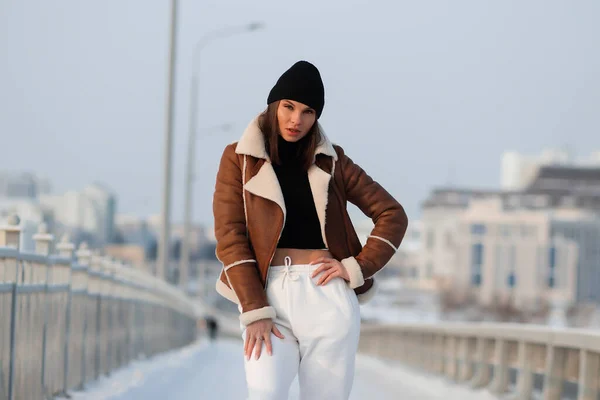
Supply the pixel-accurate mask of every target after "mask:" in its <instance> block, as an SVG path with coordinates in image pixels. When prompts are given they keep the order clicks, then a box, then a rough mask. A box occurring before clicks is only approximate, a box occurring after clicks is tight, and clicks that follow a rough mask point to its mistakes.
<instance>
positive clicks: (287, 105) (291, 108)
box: [284, 104, 294, 110]
mask: <svg viewBox="0 0 600 400" xmlns="http://www.w3.org/2000/svg"><path fill="white" fill-rule="evenodd" d="M284 107H285V108H287V109H288V110H293V109H294V107H292V106H291V105H289V104H286V105H285V106H284Z"/></svg>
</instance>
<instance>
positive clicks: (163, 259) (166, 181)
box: [156, 0, 178, 279]
mask: <svg viewBox="0 0 600 400" xmlns="http://www.w3.org/2000/svg"><path fill="white" fill-rule="evenodd" d="M177 3H178V2H177V0H171V26H170V29H171V31H170V35H171V36H170V40H171V41H170V47H169V70H168V74H169V86H168V92H167V93H168V94H167V118H166V127H165V136H164V164H163V188H162V209H161V220H160V240H159V243H158V257H157V258H158V260H157V263H156V264H157V265H156V275H157V276H158V278H159V279H165V278H166V276H165V273H166V271H167V268H168V266H169V250H170V249H169V241H170V240H169V239H170V236H171V235H170V228H171V217H170V212H171V168H172V153H173V151H172V148H173V122H174V118H173V116H174V113H175V104H174V100H175V64H176V62H175V60H176V46H177V8H178V7H177V5H178V4H177Z"/></svg>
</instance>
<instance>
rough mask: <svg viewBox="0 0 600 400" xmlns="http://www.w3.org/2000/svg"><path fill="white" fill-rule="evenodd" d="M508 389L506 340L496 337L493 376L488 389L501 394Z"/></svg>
mask: <svg viewBox="0 0 600 400" xmlns="http://www.w3.org/2000/svg"><path fill="white" fill-rule="evenodd" d="M507 389H508V342H507V341H506V340H502V339H500V338H496V344H495V348H494V378H493V380H492V383H491V384H490V391H491V392H492V393H495V394H502V393H504V392H506V391H507Z"/></svg>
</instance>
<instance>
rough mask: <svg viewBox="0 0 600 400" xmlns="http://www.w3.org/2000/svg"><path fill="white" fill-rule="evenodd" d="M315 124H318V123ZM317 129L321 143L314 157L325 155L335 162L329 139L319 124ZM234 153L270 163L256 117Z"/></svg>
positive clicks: (335, 154)
mask: <svg viewBox="0 0 600 400" xmlns="http://www.w3.org/2000/svg"><path fill="white" fill-rule="evenodd" d="M317 123H318V124H319V122H317ZM319 129H320V130H321V134H322V135H323V141H322V142H321V143H320V144H319V146H318V147H317V149H316V150H315V156H316V155H317V154H325V155H326V156H329V157H333V159H334V161H337V153H336V152H335V149H334V148H333V145H332V144H331V142H330V141H329V138H327V135H325V132H324V131H323V127H322V126H321V124H319ZM235 152H236V153H237V154H245V155H248V156H252V157H256V158H263V159H265V160H267V161H270V159H269V155H268V154H267V150H266V148H265V140H264V138H263V134H262V132H261V130H260V128H259V126H258V117H255V118H254V119H253V120H252V121H251V122H250V124H249V125H248V127H247V128H246V130H245V131H244V134H243V135H242V137H241V138H240V140H239V142H238V144H237V147H236V149H235Z"/></svg>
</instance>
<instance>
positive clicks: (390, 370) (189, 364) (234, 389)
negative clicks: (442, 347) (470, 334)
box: [71, 340, 496, 400]
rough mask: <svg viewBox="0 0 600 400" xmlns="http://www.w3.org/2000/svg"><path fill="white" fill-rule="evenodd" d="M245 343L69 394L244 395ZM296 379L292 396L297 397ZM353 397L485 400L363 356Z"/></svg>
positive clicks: (91, 399) (187, 351)
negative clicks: (242, 348) (242, 346)
mask: <svg viewBox="0 0 600 400" xmlns="http://www.w3.org/2000/svg"><path fill="white" fill-rule="evenodd" d="M241 345H242V343H241V341H234V340H220V341H218V342H216V343H212V344H211V343H208V342H205V341H201V342H198V343H195V344H193V345H190V346H188V347H186V348H184V349H181V350H175V351H172V352H169V353H165V354H163V355H159V356H156V357H154V358H152V359H150V360H144V361H137V362H134V363H132V364H131V365H130V366H128V367H126V368H123V369H121V370H119V371H116V372H113V374H112V375H111V376H110V377H104V378H101V379H100V380H99V381H97V382H94V383H91V384H89V385H88V387H87V390H86V391H85V392H75V393H71V395H72V398H73V400H159V399H160V400H164V399H174V400H197V399H200V398H207V399H225V400H227V399H232V400H240V399H244V398H245V397H246V388H245V382H244V363H243V358H242V351H241ZM298 398H299V397H298V385H297V381H296V382H294V385H293V386H292V389H291V391H290V400H297V399H298ZM351 399H352V400H359V399H377V400H392V399H402V400H429V399H431V400H436V399H444V400H453V399H460V400H487V399H496V397H493V396H492V395H490V394H488V393H487V392H485V391H469V390H468V389H467V388H465V387H463V386H460V385H456V384H453V383H451V382H448V381H446V380H445V379H443V378H440V377H436V376H429V375H422V374H419V373H418V372H415V371H412V370H410V369H408V368H406V367H403V366H401V365H398V364H395V363H389V362H386V361H382V360H378V359H375V358H372V357H367V356H362V355H359V356H358V357H357V368H356V377H355V383H354V388H353V392H352V395H351Z"/></svg>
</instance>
